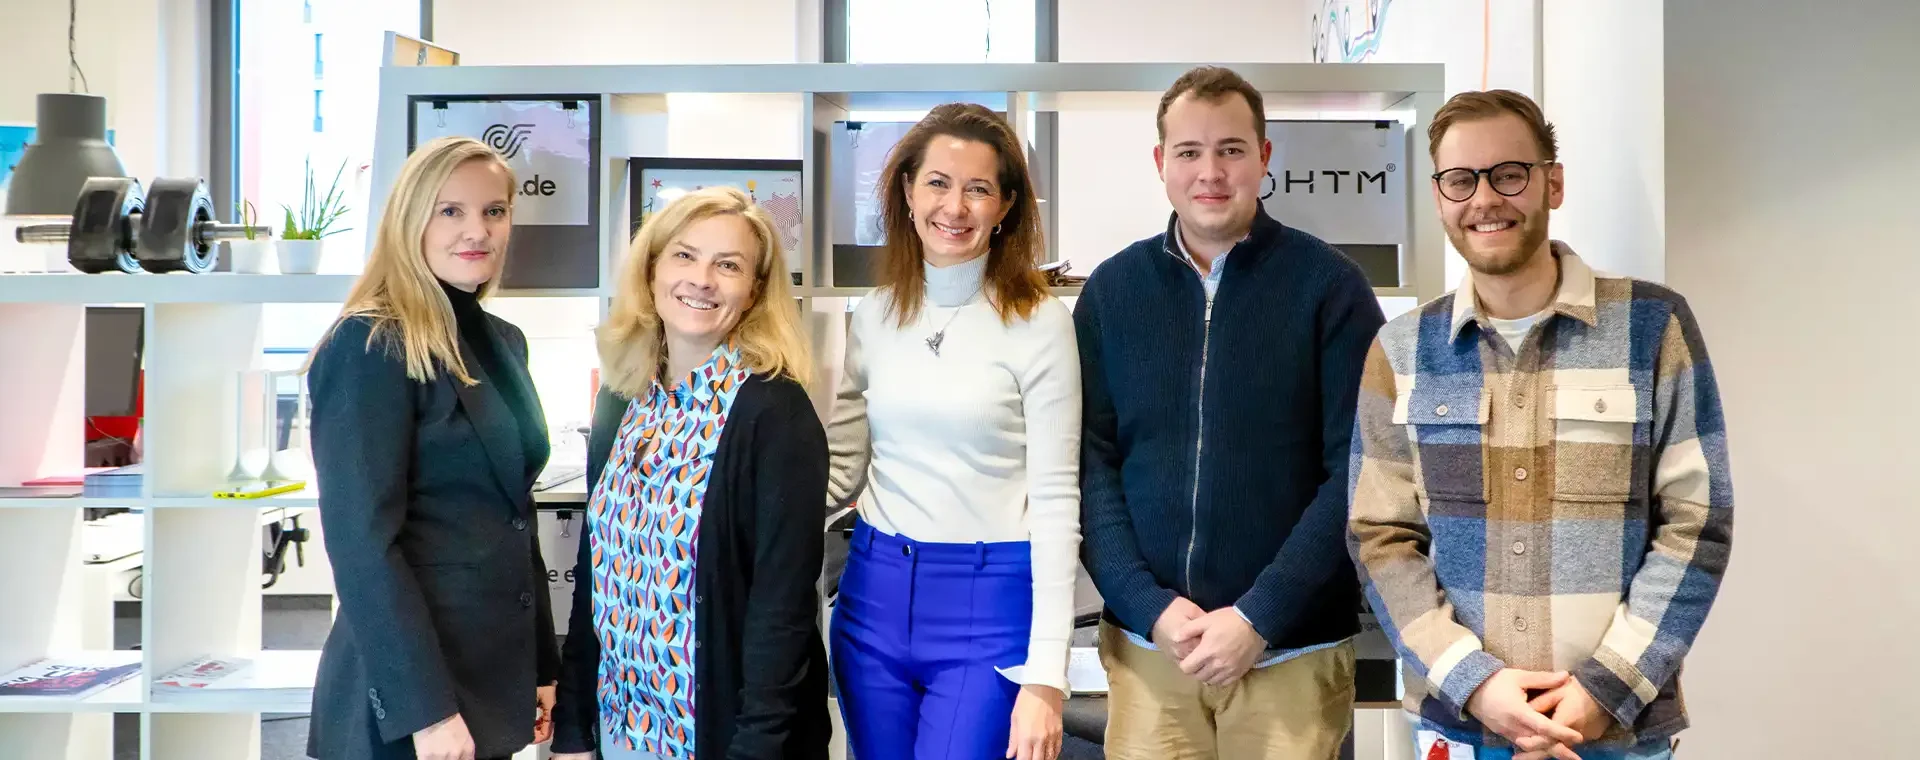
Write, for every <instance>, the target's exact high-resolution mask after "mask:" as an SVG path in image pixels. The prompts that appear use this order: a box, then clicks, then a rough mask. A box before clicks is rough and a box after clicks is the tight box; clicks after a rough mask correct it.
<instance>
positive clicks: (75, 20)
mask: <svg viewBox="0 0 1920 760" xmlns="http://www.w3.org/2000/svg"><path fill="white" fill-rule="evenodd" d="M79 20H80V0H67V91H68V92H87V91H88V90H91V89H93V85H92V84H90V83H88V82H87V72H86V70H85V69H82V68H80V56H79V54H78V53H77V52H76V51H75V49H74V30H75V29H77V28H78V26H79ZM76 74H77V75H79V80H80V82H79V84H80V89H79V90H75V89H74V87H73V85H74V75H76Z"/></svg>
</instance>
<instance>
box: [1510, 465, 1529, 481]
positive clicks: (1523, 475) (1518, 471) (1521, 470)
mask: <svg viewBox="0 0 1920 760" xmlns="http://www.w3.org/2000/svg"><path fill="white" fill-rule="evenodd" d="M1513 479H1514V480H1526V479H1527V468H1525V467H1515V468H1513Z"/></svg>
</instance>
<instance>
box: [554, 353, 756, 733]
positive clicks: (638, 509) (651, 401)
mask: <svg viewBox="0 0 1920 760" xmlns="http://www.w3.org/2000/svg"><path fill="white" fill-rule="evenodd" d="M750 374H751V371H750V370H749V369H747V368H745V367H743V366H741V363H740V354H739V352H738V350H737V349H736V348H734V347H733V346H731V345H722V346H720V347H719V348H717V349H714V352H713V355H712V356H711V357H710V358H708V360H707V362H706V363H705V364H703V365H701V366H700V367H698V368H697V369H695V370H694V371H693V372H692V373H691V374H689V375H688V376H687V377H686V378H683V379H682V380H681V381H680V382H679V383H678V384H676V385H675V386H674V387H673V389H671V390H668V389H666V388H663V387H661V385H660V383H659V382H657V381H656V382H655V383H653V385H652V387H651V389H650V390H649V391H648V393H647V394H646V396H644V397H641V398H635V399H633V401H631V402H630V403H629V404H628V405H627V411H626V414H625V415H624V416H623V417H622V419H621V422H620V431H619V433H618V437H617V438H615V440H614V445H613V450H612V451H611V452H610V453H609V454H608V457H607V465H606V468H605V470H604V472H602V473H601V476H600V482H599V483H598V484H596V486H595V487H594V490H593V497H592V500H591V501H590V502H589V504H588V507H587V510H588V511H587V524H588V530H589V532H590V535H591V540H592V542H593V545H592V558H593V559H592V561H593V623H594V630H595V632H596V633H597V635H598V636H599V639H600V652H601V656H600V677H599V692H598V696H599V703H600V725H601V727H602V730H603V731H604V732H606V733H607V734H609V735H610V738H611V739H613V740H615V741H617V742H618V743H619V747H620V748H621V749H627V750H640V751H643V752H649V753H653V754H657V755H661V756H663V757H671V758H691V757H693V756H694V754H693V751H694V747H693V736H694V730H693V729H694V725H693V705H694V684H693V674H694V669H693V664H694V659H693V658H694V655H695V646H694V642H695V639H694V625H693V615H694V604H693V600H694V562H695V561H696V557H695V549H696V547H698V546H699V536H700V509H701V501H702V499H703V498H704V496H705V494H706V490H707V476H708V475H709V473H711V472H712V468H713V454H714V451H715V449H716V448H717V446H718V444H719V442H720V431H721V429H722V428H723V427H725V426H726V422H727V413H728V411H729V410H730V409H731V408H732V407H733V399H734V396H735V394H737V393H738V392H739V390H740V385H741V383H742V382H744V381H746V379H747V377H748V376H749V375H750Z"/></svg>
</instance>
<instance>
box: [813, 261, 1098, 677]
mask: <svg viewBox="0 0 1920 760" xmlns="http://www.w3.org/2000/svg"><path fill="white" fill-rule="evenodd" d="M986 265H987V257H986V256H980V257H978V258H975V259H974V260H972V261H969V262H966V263H964V264H957V265H954V266H951V267H945V268H934V267H932V266H930V265H929V266H927V267H926V268H925V272H926V277H927V292H926V299H925V301H924V302H923V304H922V306H921V310H920V315H919V317H918V318H917V319H915V320H914V321H913V322H911V323H909V324H908V325H907V326H906V327H904V328H901V327H897V326H896V325H895V319H894V318H893V317H891V316H889V315H888V314H887V311H888V309H887V306H888V304H889V303H890V301H891V298H890V295H889V293H888V291H886V290H885V289H881V290H876V291H875V292H874V294H873V295H872V296H871V297H869V298H865V299H862V300H861V302H860V305H859V306H858V307H857V308H856V309H855V310H854V313H853V324H852V327H851V329H850V330H849V334H848V337H847V359H846V372H845V375H844V377H843V378H842V380H841V383H840V389H839V393H838V397H837V398H836V400H835V402H834V407H833V414H832V423H831V424H830V426H829V429H828V434H827V435H828V440H829V443H830V446H831V449H832V455H833V471H832V476H831V482H830V484H829V487H828V491H829V494H828V497H829V500H830V501H831V502H832V505H833V506H845V505H846V504H847V502H849V501H851V500H853V499H854V498H855V497H857V498H858V501H859V512H860V517H861V519H863V520H865V521H866V522H868V523H869V524H871V525H872V526H873V527H874V528H877V529H879V530H881V531H884V532H886V533H889V534H893V535H900V536H905V537H907V538H911V539H913V540H916V541H929V542H942V543H973V542H976V541H985V542H1002V541H1028V542H1031V544H1032V547H1031V552H1032V558H1033V629H1032V636H1031V638H1030V639H1029V641H1028V646H1027V659H1026V662H1025V664H1024V666H1019V667H1012V668H1002V669H1001V672H1002V673H1003V674H1004V675H1005V676H1006V677H1007V678H1009V679H1011V680H1013V681H1015V682H1017V683H1021V684H1038V685H1046V686H1053V687H1055V688H1058V689H1061V690H1063V691H1064V690H1065V689H1066V688H1067V652H1068V639H1069V637H1070V636H1071V635H1072V633H1073V587H1074V573H1075V567H1076V563H1077V562H1078V560H1079V552H1080V354H1079V346H1078V344H1077V343H1075V341H1074V332H1073V315H1072V313H1071V312H1069V311H1068V309H1067V307H1066V305H1065V304H1063V303H1061V302H1060V300H1059V299H1057V298H1054V297H1051V296H1049V297H1047V299H1046V300H1044V301H1042V302H1041V303H1040V305H1039V306H1038V308H1037V309H1035V311H1034V314H1033V316H1032V318H1030V319H1026V320H1022V319H1019V318H1017V317H1016V318H1015V319H1014V321H1013V323H1012V324H1011V325H1008V324H1003V323H1002V322H1001V321H1000V316H999V314H998V313H997V312H996V311H995V310H994V308H993V305H992V304H991V303H990V302H989V301H988V298H987V295H986V294H985V293H982V292H981V282H982V278H983V276H984V275H985V273H986ZM949 320H951V322H949ZM943 326H944V328H945V332H946V335H945V338H944V339H943V340H942V342H941V343H940V353H939V355H937V356H936V355H934V353H933V351H931V350H930V349H928V348H927V343H926V340H927V338H928V337H929V336H932V335H933V334H934V333H935V332H938V331H940V330H941V329H942V327H943Z"/></svg>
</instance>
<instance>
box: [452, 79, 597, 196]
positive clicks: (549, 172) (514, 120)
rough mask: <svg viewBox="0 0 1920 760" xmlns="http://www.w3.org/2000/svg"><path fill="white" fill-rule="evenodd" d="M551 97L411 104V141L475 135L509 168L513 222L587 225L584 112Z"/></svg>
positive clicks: (589, 141) (587, 137)
mask: <svg viewBox="0 0 1920 760" xmlns="http://www.w3.org/2000/svg"><path fill="white" fill-rule="evenodd" d="M567 105H568V104H566V103H562V102H557V101H551V100H523V101H514V100H508V101H494V102H485V101H479V102H442V103H434V102H431V101H420V102H417V103H415V104H414V108H415V114H414V139H415V142H414V145H415V146H418V145H421V144H424V143H426V142H427V141H428V140H432V139H434V138H436V137H443V136H446V135H461V136H466V137H473V138H477V139H479V140H480V141H481V142H484V143H486V144H487V145H488V146H491V147H492V148H493V149H494V150H496V151H499V153H500V157H501V158H504V159H506V160H507V165H508V166H511V167H513V173H514V180H515V185H516V187H515V188H514V191H515V193H514V194H515V196H516V197H515V198H514V202H513V221H514V224H516V225H519V224H586V223H587V209H588V207H590V206H592V205H593V201H592V199H593V196H594V192H593V191H594V187H593V186H591V185H589V184H588V177H587V175H588V173H589V172H588V170H589V169H590V168H591V167H590V166H589V160H590V157H589V147H590V146H591V144H592V138H591V135H590V134H589V130H588V124H587V119H586V113H585V112H583V111H582V110H581V109H579V108H571V109H570V108H567V107H566V106H567Z"/></svg>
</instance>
